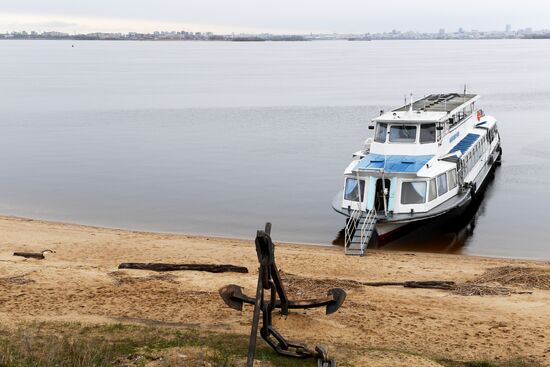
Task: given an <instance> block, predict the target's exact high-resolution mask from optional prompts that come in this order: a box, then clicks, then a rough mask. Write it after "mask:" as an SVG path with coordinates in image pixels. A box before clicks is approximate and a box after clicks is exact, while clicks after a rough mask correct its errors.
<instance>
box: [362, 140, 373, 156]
mask: <svg viewBox="0 0 550 367" xmlns="http://www.w3.org/2000/svg"><path fill="white" fill-rule="evenodd" d="M373 141H374V140H373V139H372V138H367V139H366V140H365V142H364V143H363V150H364V151H365V152H366V153H369V152H370V146H371V144H372V143H373Z"/></svg>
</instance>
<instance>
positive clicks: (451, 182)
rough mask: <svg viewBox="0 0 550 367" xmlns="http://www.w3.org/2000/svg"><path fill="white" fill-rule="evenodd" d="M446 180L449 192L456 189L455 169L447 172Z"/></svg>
mask: <svg viewBox="0 0 550 367" xmlns="http://www.w3.org/2000/svg"><path fill="white" fill-rule="evenodd" d="M447 178H448V179H449V190H452V189H454V188H455V187H456V169H453V170H450V171H449V172H447Z"/></svg>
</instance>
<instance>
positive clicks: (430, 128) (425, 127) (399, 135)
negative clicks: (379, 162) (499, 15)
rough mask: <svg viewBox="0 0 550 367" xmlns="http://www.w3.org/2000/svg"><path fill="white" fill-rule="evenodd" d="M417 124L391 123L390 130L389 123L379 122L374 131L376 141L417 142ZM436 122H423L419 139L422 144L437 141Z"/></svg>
mask: <svg viewBox="0 0 550 367" xmlns="http://www.w3.org/2000/svg"><path fill="white" fill-rule="evenodd" d="M417 130H419V129H418V126H417V125H403V124H400V125H393V124H392V125H390V127H389V132H388V124H387V123H384V122H379V123H378V124H377V125H376V132H375V133H374V141H375V142H377V143H385V142H386V141H389V142H390V143H416V141H417V136H416V135H417ZM435 131H436V130H435V124H434V123H431V124H421V125H420V133H419V134H418V135H419V136H418V140H419V141H420V143H421V144H426V143H435V138H436V133H435Z"/></svg>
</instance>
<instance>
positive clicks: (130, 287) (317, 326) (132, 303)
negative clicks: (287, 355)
mask: <svg viewBox="0 0 550 367" xmlns="http://www.w3.org/2000/svg"><path fill="white" fill-rule="evenodd" d="M259 227H260V225H259ZM273 238H274V240H275V241H276V240H277V232H276V229H274V233H273ZM276 244H277V247H276V257H277V265H278V267H279V268H280V269H281V270H282V271H283V272H284V274H286V277H287V278H289V279H293V281H292V282H291V283H290V284H289V291H291V292H293V293H294V294H300V295H301V296H302V297H304V298H307V297H308V296H315V295H318V294H319V292H320V291H321V290H322V288H323V287H325V286H326V287H329V286H330V285H331V284H332V283H331V282H333V284H334V285H335V286H341V287H342V288H344V289H345V290H346V291H347V293H348V297H347V299H346V301H345V302H344V305H343V306H342V308H341V309H340V310H339V311H338V312H336V313H335V314H332V315H330V316H326V315H324V312H323V310H307V311H298V312H292V313H291V315H289V317H288V318H286V319H285V318H279V317H276V318H275V320H274V321H275V325H276V326H277V327H278V328H280V330H281V331H282V332H283V333H285V334H286V335H288V336H289V337H290V338H292V339H297V340H303V341H307V342H308V344H310V345H314V344H325V345H326V346H327V347H328V348H329V350H330V351H332V352H333V354H335V355H336V356H337V357H338V358H339V359H340V360H341V361H342V362H345V363H348V364H350V365H364V364H365V363H366V361H368V365H369V366H410V365H422V366H438V365H439V364H438V363H437V362H435V361H437V360H440V359H445V358H448V359H453V360H462V361H471V360H483V359H487V360H494V361H499V360H500V361H502V360H508V359H512V358H515V357H520V358H525V359H528V360H535V361H538V362H540V363H541V364H542V365H546V366H550V335H549V333H548V330H550V312H549V311H550V290H545V289H537V288H529V287H524V286H518V285H515V286H506V287H508V288H509V289H510V290H512V291H516V292H526V291H527V292H532V293H529V294H517V293H513V294H510V295H498V296H463V295H457V294H453V293H452V292H449V291H446V290H430V289H408V288H403V287H367V286H361V285H358V284H357V283H355V282H354V281H364V282H366V281H406V280H452V281H455V282H466V281H471V280H474V279H476V278H477V277H478V276H480V275H482V274H483V273H484V272H485V271H486V270H487V269H491V268H495V267H502V266H514V267H517V266H521V267H529V268H533V269H538V270H540V271H543V272H544V271H549V270H550V263H549V262H544V261H538V262H537V261H526V260H513V259H496V258H482V257H467V256H461V255H449V254H428V253H413V252H387V251H370V252H368V253H367V255H366V256H365V257H362V258H359V257H346V256H344V255H343V250H342V248H339V247H326V246H300V245H292V244H282V243H276ZM45 248H48V249H52V250H55V251H56V253H53V254H46V259H45V260H35V259H24V258H20V257H14V256H13V255H12V254H13V252H14V251H39V250H42V249H45ZM122 262H167V263H217V264H221V263H230V264H234V265H242V266H246V267H248V269H249V270H250V273H249V274H239V273H223V274H212V273H203V272H190V271H182V272H171V273H164V274H163V273H154V272H149V271H141V270H118V269H117V266H118V264H120V263H122ZM327 278H328V279H330V280H329V281H323V282H322V283H319V282H317V283H316V280H319V279H327ZM256 280H257V259H256V252H255V247H254V243H253V242H252V241H246V240H236V239H224V238H213V237H198V236H186V235H171V234H159V233H145V232H133V231H125V230H115V229H106V228H97V227H87V226H81V225H73V224H63V223H54V222H46V221H38V220H30V219H21V218H12V217H0V323H2V324H3V325H7V326H9V325H16V324H19V323H21V322H27V321H36V320H44V321H78V322H83V323H112V322H128V323H146V324H156V325H170V326H176V327H192V328H198V329H204V330H212V331H217V332H225V331H230V332H236V333H241V334H247V333H248V332H249V325H250V319H251V314H252V308H251V307H246V306H245V309H244V311H243V312H242V313H241V312H238V311H234V310H232V309H229V308H227V307H226V306H225V304H224V303H223V302H222V300H221V298H220V297H219V295H218V289H219V288H220V287H222V286H224V285H227V284H231V283H233V284H239V285H241V286H244V287H245V292H246V293H248V294H250V295H252V294H253V292H254V290H255V286H256ZM300 280H301V281H302V284H305V283H304V281H307V284H310V285H311V284H321V286H320V287H316V288H315V287H314V288H315V289H311V290H309V289H308V286H304V287H300ZM292 286H294V289H292ZM489 286H491V285H490V284H489ZM495 286H499V285H498V284H496V285H495ZM500 286H501V285H500ZM350 348H351V349H352V350H353V351H354V352H353V353H352V354H350V353H347V352H344V351H346V350H347V351H349V350H350Z"/></svg>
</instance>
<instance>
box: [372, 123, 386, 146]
mask: <svg viewBox="0 0 550 367" xmlns="http://www.w3.org/2000/svg"><path fill="white" fill-rule="evenodd" d="M387 134H388V124H384V123H382V122H379V123H378V124H377V125H376V133H375V134H374V141H375V142H377V143H385V142H386V135H387Z"/></svg>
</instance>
